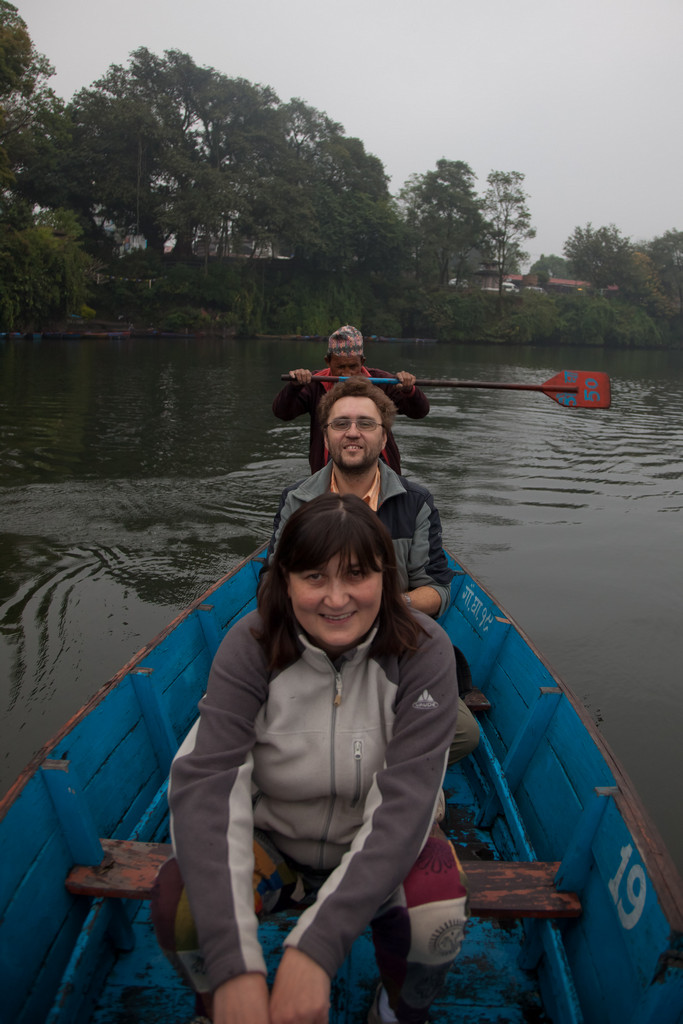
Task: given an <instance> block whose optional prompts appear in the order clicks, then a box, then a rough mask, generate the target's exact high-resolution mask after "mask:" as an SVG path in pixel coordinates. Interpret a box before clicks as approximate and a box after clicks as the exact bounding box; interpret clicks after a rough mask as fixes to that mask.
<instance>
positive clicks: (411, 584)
mask: <svg viewBox="0 0 683 1024" xmlns="http://www.w3.org/2000/svg"><path fill="white" fill-rule="evenodd" d="M379 472H380V491H379V507H378V509H377V515H378V516H379V518H380V520H381V521H382V522H383V523H384V525H385V526H386V527H387V529H388V530H389V533H390V534H391V539H392V540H393V542H394V551H395V552H396V564H397V567H398V574H399V579H400V581H401V589H402V590H415V589H416V588H417V587H433V588H434V590H436V591H437V593H438V594H439V596H440V598H441V607H440V609H439V613H438V614H439V615H443V613H444V612H445V611H446V609H447V608H448V605H449V602H450V599H451V580H452V579H453V576H454V572H453V570H452V569H450V568H449V566H448V561H447V559H446V555H445V553H444V550H443V546H442V539H441V519H440V517H439V512H438V510H437V508H436V506H435V504H434V499H433V497H432V495H431V494H430V492H429V491H428V490H427V488H426V487H422V486H421V485H420V484H417V483H414V482H413V481H412V480H407V479H406V478H405V477H404V476H399V475H398V473H394V471H393V469H390V468H389V466H387V465H385V464H384V463H383V462H380V463H379ZM331 477H332V463H331V462H330V463H329V464H328V465H327V466H325V467H324V468H323V469H320V470H318V472H317V473H314V474H313V476H309V477H307V478H306V479H305V480H300V481H299V483H296V484H292V485H291V486H290V487H286V488H285V490H284V491H283V492H282V494H281V496H280V507H279V508H278V510H277V513H276V515H275V520H274V522H273V535H272V537H271V539H270V544H269V545H268V560H270V557H271V555H272V554H273V552H274V551H275V548H276V546H277V542H278V540H279V537H280V532H281V530H282V527H283V526H284V524H285V523H286V521H287V520H288V519H289V517H290V516H291V514H292V512H294V511H295V510H296V509H297V508H299V507H300V506H301V505H304V504H305V503H306V502H307V501H311V500H312V499H313V498H317V497H318V495H320V494H326V493H327V492H328V491H329V489H330V479H331Z"/></svg>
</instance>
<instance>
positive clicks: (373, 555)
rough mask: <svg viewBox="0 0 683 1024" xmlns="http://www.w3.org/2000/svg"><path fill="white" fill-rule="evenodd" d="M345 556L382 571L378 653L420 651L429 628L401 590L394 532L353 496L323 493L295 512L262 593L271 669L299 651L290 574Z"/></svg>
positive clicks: (366, 569) (260, 603) (261, 636)
mask: <svg viewBox="0 0 683 1024" xmlns="http://www.w3.org/2000/svg"><path fill="white" fill-rule="evenodd" d="M337 554H338V555H340V558H341V562H342V565H348V564H349V563H350V562H351V560H353V562H354V564H357V565H358V567H359V569H360V570H361V572H381V573H382V602H381V605H380V614H379V628H378V630H377V634H376V636H375V638H374V640H373V643H372V648H371V650H372V653H373V654H402V653H404V652H405V651H414V650H416V649H417V645H418V639H419V636H420V634H421V633H424V632H425V630H424V629H423V628H422V626H421V625H419V623H418V622H417V621H416V620H415V619H414V618H413V616H412V615H411V613H410V612H409V611H408V608H407V606H406V603H405V601H404V600H403V597H402V594H401V586H400V582H399V577H398V571H397V569H396V555H395V554H394V545H393V542H392V540H391V536H390V534H389V531H388V530H387V528H386V527H385V526H384V524H383V523H381V522H380V520H379V519H378V518H377V514H376V513H375V512H373V511H372V509H370V508H369V507H368V506H367V505H366V504H365V502H364V501H361V499H360V498H357V497H356V496H355V495H354V494H331V493H328V494H321V495H320V496H319V497H317V498H313V499H312V501H309V502H306V504H305V505H302V506H301V507H300V508H298V509H297V510H296V512H294V513H292V515H291V516H290V518H289V519H288V520H287V522H286V523H285V525H284V527H283V529H282V533H281V535H280V539H279V542H278V546H277V548H276V551H275V554H274V556H273V560H272V562H271V564H270V566H269V568H268V571H267V573H266V575H265V578H264V580H263V582H262V584H261V587H260V588H259V592H258V610H259V613H260V615H261V620H262V622H263V629H262V631H261V632H260V633H256V634H255V635H256V637H257V639H258V640H259V641H260V643H261V644H262V645H263V647H264V648H265V651H266V655H267V657H268V664H269V668H270V669H271V670H272V669H276V668H284V666H285V665H288V664H290V663H291V662H292V661H294V660H295V659H296V658H297V657H298V655H299V647H298V644H297V640H296V634H297V623H296V620H295V618H294V613H293V611H292V604H291V601H290V599H289V595H288V593H287V576H288V574H289V573H291V572H306V571H307V570H309V569H318V568H321V567H322V566H323V565H325V564H326V563H327V562H329V560H330V558H333V557H334V556H335V555H337Z"/></svg>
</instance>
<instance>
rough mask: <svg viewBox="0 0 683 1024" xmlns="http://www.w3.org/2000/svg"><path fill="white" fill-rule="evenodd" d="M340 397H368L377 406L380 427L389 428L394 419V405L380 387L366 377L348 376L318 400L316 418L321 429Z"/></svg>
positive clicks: (325, 424)
mask: <svg viewBox="0 0 683 1024" xmlns="http://www.w3.org/2000/svg"><path fill="white" fill-rule="evenodd" d="M340 398H369V399H370V400H371V401H372V402H374V403H375V405H376V406H377V411H378V412H379V418H380V420H381V421H382V427H383V428H384V429H385V430H391V427H392V425H393V422H394V420H395V419H396V406H395V405H394V403H393V402H392V401H391V399H390V398H389V397H388V395H385V394H384V392H383V391H382V389H381V388H378V387H376V386H375V385H374V384H371V383H370V382H369V380H368V379H367V377H361V376H360V375H358V376H356V377H349V378H348V380H342V381H340V382H339V383H338V384H335V385H334V387H333V388H330V390H329V391H328V392H327V394H326V395H323V397H322V398H321V399H320V401H319V402H318V419H319V420H320V425H321V426H322V428H323V430H324V429H325V427H326V426H327V421H328V419H329V416H330V409H331V408H332V406H333V405H334V403H335V402H338V401H339V399H340Z"/></svg>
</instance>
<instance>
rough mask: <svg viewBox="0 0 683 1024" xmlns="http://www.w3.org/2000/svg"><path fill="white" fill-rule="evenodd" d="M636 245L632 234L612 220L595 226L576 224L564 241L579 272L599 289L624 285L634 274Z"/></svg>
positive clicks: (568, 256)
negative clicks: (622, 230) (624, 230)
mask: <svg viewBox="0 0 683 1024" xmlns="http://www.w3.org/2000/svg"><path fill="white" fill-rule="evenodd" d="M633 251H634V246H633V244H632V242H631V240H630V238H626V237H625V236H624V235H622V234H621V232H620V231H619V229H618V228H617V227H615V226H614V224H610V225H609V226H608V227H601V228H594V227H593V225H592V224H591V223H590V222H589V223H588V224H587V225H586V227H585V228H580V227H577V228H575V229H574V232H573V233H572V234H571V235H570V236H569V238H568V239H567V241H566V242H565V243H564V255H565V256H566V257H567V259H569V260H571V262H572V265H573V266H574V268H575V270H576V273H577V275H578V276H579V277H580V278H585V279H586V280H587V281H590V283H591V284H592V285H593V287H594V288H596V289H598V290H603V289H604V288H608V287H609V286H610V285H618V286H619V287H620V288H623V287H624V286H625V285H626V284H627V282H628V281H629V280H630V279H631V278H632V275H633V264H632V255H633Z"/></svg>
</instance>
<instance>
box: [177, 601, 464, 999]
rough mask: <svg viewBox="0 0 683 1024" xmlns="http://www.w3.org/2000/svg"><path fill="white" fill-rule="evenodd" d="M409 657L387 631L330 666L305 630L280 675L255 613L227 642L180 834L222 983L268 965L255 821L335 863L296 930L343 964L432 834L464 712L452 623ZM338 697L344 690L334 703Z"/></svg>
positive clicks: (188, 765)
mask: <svg viewBox="0 0 683 1024" xmlns="http://www.w3.org/2000/svg"><path fill="white" fill-rule="evenodd" d="M416 616H417V618H418V619H419V621H420V623H421V624H422V625H423V626H424V628H425V629H426V630H427V631H428V635H425V636H422V638H421V642H420V646H419V649H418V651H417V652H416V653H415V654H414V655H413V656H412V657H409V656H406V655H403V656H401V657H396V656H382V657H375V656H373V655H372V653H371V646H372V639H373V637H374V632H375V631H374V629H373V630H372V631H371V633H370V635H369V636H368V637H367V638H366V639H365V641H364V642H363V643H361V644H360V645H359V646H358V647H357V648H355V649H354V650H352V651H348V652H346V654H344V655H343V656H342V657H341V658H340V659H338V661H337V662H336V663H335V664H332V662H330V660H329V659H328V657H327V655H325V654H324V653H323V652H322V651H321V650H320V649H319V648H317V647H314V646H313V645H311V644H310V643H309V642H308V641H307V640H306V639H305V638H304V637H303V636H302V637H301V638H300V644H301V654H300V657H299V659H298V660H297V661H296V662H294V663H293V664H291V665H289V666H287V667H286V668H285V669H283V670H281V671H279V672H276V673H275V674H269V673H268V671H267V668H266V662H265V657H264V652H263V649H262V647H261V645H260V644H259V643H258V642H257V641H256V640H255V639H254V636H253V634H252V629H254V628H256V629H258V628H259V626H260V619H259V617H258V613H257V612H251V613H249V614H248V615H246V616H245V617H244V618H243V619H241V620H240V621H239V622H238V623H237V624H236V625H235V626H233V628H232V629H231V630H230V632H229V633H228V634H227V636H226V637H225V639H224V640H223V642H222V644H221V646H220V648H219V650H218V652H217V654H216V657H215V659H214V662H213V666H212V669H211V674H210V678H209V685H208V689H207V693H206V696H205V697H204V698H203V700H202V701H201V702H200V717H199V720H198V722H197V724H196V725H195V726H194V727H193V728H192V730H191V731H190V733H189V735H188V736H187V738H186V740H185V742H184V743H183V745H182V747H181V748H180V750H179V751H178V754H177V755H176V757H175V760H174V762H173V766H172V770H171V784H170V790H169V802H170V806H171V815H172V839H173V844H174V849H175V853H176V857H177V859H178V863H179V866H180V870H181V873H182V876H183V879H184V881H185V884H186V887H187V891H188V895H189V900H190V906H191V908H192V913H193V916H194V919H195V922H196V924H197V931H198V935H199V941H200V945H201V948H202V952H203V954H204V958H205V961H206V967H207V973H208V977H209V981H210V983H211V985H212V987H213V988H216V987H217V986H218V985H220V984H222V982H224V981H227V980H228V979H229V978H231V977H234V976H237V975H239V974H243V973H245V972H247V971H260V972H263V973H265V971H266V967H265V962H264V958H263V954H262V951H261V948H260V946H259V942H258V936H257V919H256V915H255V913H254V902H253V892H252V871H253V853H252V840H253V829H254V827H257V828H259V829H263V830H264V831H266V832H267V833H268V834H269V836H270V837H271V838H272V839H273V841H274V842H275V844H276V845H277V846H278V848H279V849H280V850H281V851H282V852H283V853H285V854H287V855H288V856H290V857H291V858H293V859H295V860H296V861H298V862H299V863H301V864H304V865H307V866H311V867H313V868H320V867H323V868H326V869H329V870H330V872H331V873H330V875H329V877H328V879H327V881H326V882H325V884H324V885H323V887H322V889H321V890H320V891H319V893H318V895H317V898H316V901H315V903H314V904H313V905H312V906H310V907H309V908H308V909H306V910H305V911H304V912H303V913H302V914H301V916H300V918H299V920H298V922H297V924H296V926H295V927H294V928H293V930H292V931H291V932H290V934H289V935H288V937H287V939H286V940H285V945H287V946H295V947H297V948H298V949H300V950H302V951H303V952H305V953H306V954H307V955H308V956H310V957H312V959H313V960H315V961H316V962H317V963H318V964H320V966H321V967H323V968H324V970H325V971H327V973H328V974H329V975H330V977H333V976H334V974H335V973H336V971H337V970H338V968H339V967H340V965H341V964H342V963H343V961H344V959H345V957H346V955H347V953H348V951H349V949H350V947H351V945H352V943H353V941H354V940H355V939H356V937H357V936H358V935H360V933H361V932H362V931H363V930H364V928H365V927H366V926H367V924H368V923H369V922H370V920H371V919H372V917H373V916H374V915H375V913H376V912H377V910H378V909H379V907H380V906H381V905H382V904H383V903H384V902H385V901H386V900H387V899H388V898H389V897H390V895H391V894H392V893H393V892H394V891H395V889H396V888H397V887H398V886H399V885H400V884H401V882H402V881H403V879H404V878H405V877H406V876H407V874H408V872H409V871H410V869H411V867H412V865H413V864H414V862H415V861H416V859H417V857H418V854H419V852H420V850H421V848H422V846H423V845H424V843H425V841H426V839H427V836H428V833H429V829H430V826H431V822H432V819H433V813H434V808H435V804H436V801H437V799H438V796H439V792H440V788H441V783H442V781H443V776H444V773H445V769H446V759H447V754H448V748H449V744H450V741H451V739H452V737H453V733H454V731H455V723H456V717H457V688H456V687H455V686H454V685H453V676H454V669H455V665H454V656H453V648H452V645H451V643H450V640H449V638H448V636H447V635H446V633H445V632H444V630H443V629H442V628H441V627H440V626H439V625H438V624H437V623H435V622H434V621H433V620H431V619H429V618H428V617H427V616H424V615H420V613H416ZM335 697H337V702H335Z"/></svg>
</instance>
